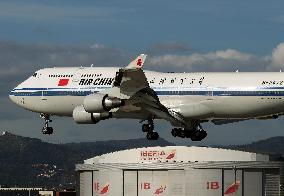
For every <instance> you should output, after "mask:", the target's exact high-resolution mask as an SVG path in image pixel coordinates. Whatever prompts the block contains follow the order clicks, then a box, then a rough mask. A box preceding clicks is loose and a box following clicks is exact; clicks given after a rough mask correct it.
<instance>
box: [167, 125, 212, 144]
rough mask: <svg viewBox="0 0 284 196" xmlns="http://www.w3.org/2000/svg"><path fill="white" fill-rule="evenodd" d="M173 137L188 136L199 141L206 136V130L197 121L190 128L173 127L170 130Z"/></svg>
mask: <svg viewBox="0 0 284 196" xmlns="http://www.w3.org/2000/svg"><path fill="white" fill-rule="evenodd" d="M172 135H173V136H174V137H181V138H190V139H191V140H192V141H201V140H203V139H204V138H205V137H206V136H207V132H206V131H204V130H203V128H202V127H201V125H200V124H199V123H198V124H196V125H195V126H193V127H192V128H191V129H186V128H174V129H173V130H172Z"/></svg>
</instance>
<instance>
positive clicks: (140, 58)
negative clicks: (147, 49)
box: [126, 54, 147, 69]
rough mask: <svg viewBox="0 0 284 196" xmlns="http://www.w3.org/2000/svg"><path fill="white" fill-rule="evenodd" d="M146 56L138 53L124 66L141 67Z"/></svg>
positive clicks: (128, 67)
mask: <svg viewBox="0 0 284 196" xmlns="http://www.w3.org/2000/svg"><path fill="white" fill-rule="evenodd" d="M146 57H147V55H146V54H140V55H139V56H138V57H137V58H136V59H135V60H134V61H132V62H131V63H129V64H128V65H127V67H126V68H127V69H133V68H136V69H141V68H142V67H143V64H144V62H145V60H146Z"/></svg>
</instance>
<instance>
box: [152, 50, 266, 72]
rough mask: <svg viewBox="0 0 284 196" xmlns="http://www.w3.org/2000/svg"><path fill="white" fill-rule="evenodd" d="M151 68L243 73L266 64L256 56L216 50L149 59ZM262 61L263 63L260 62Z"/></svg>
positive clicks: (234, 51)
mask: <svg viewBox="0 0 284 196" xmlns="http://www.w3.org/2000/svg"><path fill="white" fill-rule="evenodd" d="M149 61H150V62H149V64H150V65H152V66H159V67H161V66H167V67H174V68H179V69H181V68H182V69H184V71H232V69H241V70H243V71H248V70H257V69H258V68H261V67H257V64H259V63H261V64H262V65H263V64H264V63H266V62H264V61H263V59H258V57H257V56H256V55H253V54H248V53H244V52H240V51H238V50H235V49H226V50H218V51H214V52H208V53H204V54H202V53H193V54H189V55H172V54H167V55H161V56H154V57H152V58H150V60H149ZM262 61H263V62H262Z"/></svg>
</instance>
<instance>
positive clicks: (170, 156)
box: [166, 150, 176, 160]
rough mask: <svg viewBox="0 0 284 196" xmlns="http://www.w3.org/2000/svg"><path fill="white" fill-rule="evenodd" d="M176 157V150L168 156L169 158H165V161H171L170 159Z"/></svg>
mask: <svg viewBox="0 0 284 196" xmlns="http://www.w3.org/2000/svg"><path fill="white" fill-rule="evenodd" d="M175 156H176V150H173V151H172V152H171V153H170V154H169V156H167V158H166V159H168V160H169V159H172V158H174V157H175Z"/></svg>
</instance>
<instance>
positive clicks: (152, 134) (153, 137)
mask: <svg viewBox="0 0 284 196" xmlns="http://www.w3.org/2000/svg"><path fill="white" fill-rule="evenodd" d="M146 137H147V139H148V140H157V139H159V134H158V133H157V132H154V131H153V132H148V133H147V136H146Z"/></svg>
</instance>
